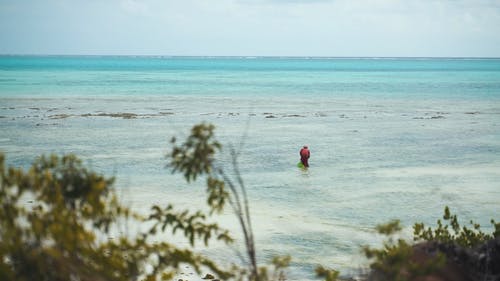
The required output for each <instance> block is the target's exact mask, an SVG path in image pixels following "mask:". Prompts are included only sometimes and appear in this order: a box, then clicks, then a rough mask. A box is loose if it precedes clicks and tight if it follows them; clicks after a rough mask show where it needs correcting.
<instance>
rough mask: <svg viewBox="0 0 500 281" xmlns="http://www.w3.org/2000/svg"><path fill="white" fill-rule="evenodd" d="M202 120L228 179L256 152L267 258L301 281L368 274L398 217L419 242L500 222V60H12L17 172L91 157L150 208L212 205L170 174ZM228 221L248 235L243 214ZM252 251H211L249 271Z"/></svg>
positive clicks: (127, 194)
mask: <svg viewBox="0 0 500 281" xmlns="http://www.w3.org/2000/svg"><path fill="white" fill-rule="evenodd" d="M200 122H207V123H212V124H214V125H215V126H216V131H215V133H216V137H217V139H218V140H219V141H220V142H221V143H222V144H223V151H222V152H221V154H220V155H219V156H218V158H217V161H218V163H220V165H222V166H223V167H224V168H225V169H227V170H228V171H232V166H231V161H230V157H229V156H228V155H229V148H230V147H233V148H235V149H238V151H239V152H240V156H239V158H238V162H239V168H240V171H241V174H242V177H243V179H244V182H245V185H246V188H247V190H248V195H249V201H250V208H251V215H252V222H253V227H254V232H255V238H256V246H257V252H258V258H259V262H261V263H266V262H269V261H270V259H271V258H272V257H273V256H275V255H286V254H289V255H291V256H292V264H291V266H290V268H289V269H288V270H287V276H288V278H289V280H313V279H315V277H314V273H313V271H314V268H315V267H316V266H317V265H319V264H322V265H324V266H325V267H330V268H334V269H337V270H340V271H341V273H342V274H343V275H346V276H356V275H358V274H360V273H361V272H363V270H365V269H366V268H367V261H366V260H364V259H363V255H362V253H361V246H363V245H371V246H380V242H381V240H382V237H380V236H378V235H376V234H375V231H374V227H375V226H376V225H377V224H381V223H385V222H388V221H390V220H392V219H400V220H401V222H402V225H403V226H404V231H403V236H404V237H407V238H408V239H411V232H412V229H411V226H412V225H413V224H414V223H415V222H424V223H425V224H427V225H431V226H434V225H435V222H436V220H437V219H439V218H441V216H442V214H443V209H444V207H445V206H449V207H450V209H451V211H452V212H453V213H456V214H457V215H458V217H459V219H461V222H463V223H465V224H467V223H468V221H469V220H475V221H476V222H478V223H480V224H481V225H482V226H483V228H484V230H486V231H488V230H491V226H490V223H489V221H490V219H496V220H497V221H499V220H500V217H499V214H500V59H488V58H485V59H480V58H288V57H284V58H278V57H127V56H124V57H113V56H0V151H1V152H3V153H5V155H6V158H7V163H8V164H9V165H14V166H20V167H25V168H27V167H29V165H30V163H31V162H32V161H33V159H34V158H35V157H36V156H38V155H41V154H49V153H57V154H64V153H75V154H77V155H78V156H79V157H80V158H82V159H83V161H84V163H86V164H87V165H88V166H89V167H91V168H92V169H94V170H96V171H98V172H101V173H104V174H105V175H108V176H115V177H116V184H115V188H116V190H117V192H118V194H119V195H120V198H121V200H123V202H124V204H126V205H128V206H130V207H132V208H134V209H136V210H138V211H140V212H147V211H148V210H149V206H150V205H151V204H159V205H162V206H166V205H167V204H169V203H173V204H174V205H175V206H176V207H177V208H178V209H184V208H188V209H193V210H195V209H204V210H206V204H205V189H204V185H203V182H198V183H194V184H186V183H185V182H184V180H183V178H182V176H181V175H177V174H171V173H170V171H169V170H168V169H167V168H166V167H165V166H166V164H167V160H166V159H165V154H166V153H167V152H168V149H169V145H170V143H169V141H170V139H171V138H172V137H173V136H176V137H177V139H179V140H181V139H182V138H183V137H186V136H187V135H188V134H189V130H190V128H191V126H193V125H195V124H197V123H200ZM305 144H307V145H309V148H310V150H311V159H310V161H309V163H310V168H309V169H308V170H306V171H304V170H301V169H298V168H297V162H298V161H299V158H300V157H299V150H300V148H301V147H302V146H303V145H305ZM212 219H213V220H214V221H218V222H220V223H221V224H222V225H223V226H225V227H227V228H229V229H230V230H232V232H233V233H235V236H236V237H238V233H239V226H238V224H237V221H236V219H235V218H234V216H233V214H232V213H231V212H230V210H229V209H228V210H226V212H225V213H223V214H222V215H219V216H214V217H213V218H212ZM134 230H135V231H139V230H140V227H138V226H136V227H135V228H134V227H131V230H129V231H132V232H133V231H134ZM166 239H169V238H168V237H167V238H166ZM179 243H181V242H179ZM242 244H243V243H242V241H241V239H239V240H238V241H237V243H236V245H234V246H231V247H229V248H228V247H226V246H223V245H218V244H214V245H213V246H212V247H209V248H203V247H200V249H199V250H200V251H202V252H204V253H206V254H207V255H209V256H211V257H212V258H214V259H216V260H218V261H220V262H222V263H231V262H236V263H238V262H239V259H238V258H237V254H235V252H238V251H240V252H241V251H242ZM186 245H187V243H186Z"/></svg>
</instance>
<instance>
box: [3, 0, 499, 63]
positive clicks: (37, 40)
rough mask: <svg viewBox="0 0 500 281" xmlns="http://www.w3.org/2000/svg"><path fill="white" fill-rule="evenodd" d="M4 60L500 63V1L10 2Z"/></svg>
mask: <svg viewBox="0 0 500 281" xmlns="http://www.w3.org/2000/svg"><path fill="white" fill-rule="evenodd" d="M0 54H52V55H167V56H329V57H500V0H0Z"/></svg>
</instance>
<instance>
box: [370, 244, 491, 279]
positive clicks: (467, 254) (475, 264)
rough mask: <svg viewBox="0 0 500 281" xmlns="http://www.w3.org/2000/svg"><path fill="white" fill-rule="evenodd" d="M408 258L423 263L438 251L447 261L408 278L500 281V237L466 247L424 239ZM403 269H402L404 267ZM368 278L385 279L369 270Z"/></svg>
mask: <svg viewBox="0 0 500 281" xmlns="http://www.w3.org/2000/svg"><path fill="white" fill-rule="evenodd" d="M413 250H414V251H413V255H412V256H411V258H410V259H411V261H412V262H414V263H416V264H425V263H426V262H429V261H432V259H434V258H435V257H436V256H437V255H438V254H439V253H442V254H444V255H445V256H446V263H445V265H444V266H443V267H442V268H439V269H438V270H436V271H435V272H432V273H429V274H426V275H423V276H419V277H415V278H413V279H410V280H411V281H477V280H487V281H500V237H497V238H495V239H491V240H489V241H487V242H485V243H483V244H481V245H479V246H477V247H474V248H466V247H462V246H459V245H456V244H449V243H439V242H423V243H419V244H416V245H414V246H413ZM403 270H404V269H403ZM367 280H370V281H375V280H377V281H379V280H385V279H384V277H383V276H382V275H381V274H380V273H379V272H375V271H374V272H371V273H370V274H369V277H368V279H367Z"/></svg>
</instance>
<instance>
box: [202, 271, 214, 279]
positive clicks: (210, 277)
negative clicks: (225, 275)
mask: <svg viewBox="0 0 500 281" xmlns="http://www.w3.org/2000/svg"><path fill="white" fill-rule="evenodd" d="M201 279H210V280H212V279H215V277H214V276H213V275H212V274H210V273H207V275H205V277H203V278H201Z"/></svg>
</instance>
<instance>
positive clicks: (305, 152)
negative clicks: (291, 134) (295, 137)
mask: <svg viewBox="0 0 500 281" xmlns="http://www.w3.org/2000/svg"><path fill="white" fill-rule="evenodd" d="M299 154H300V162H302V164H303V165H304V167H306V168H307V167H309V162H308V160H309V157H311V152H310V151H309V148H308V147H307V145H304V147H302V149H301V150H300V152H299Z"/></svg>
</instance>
